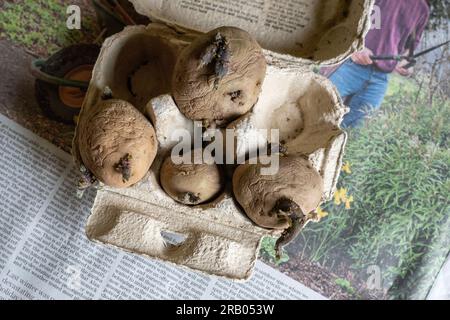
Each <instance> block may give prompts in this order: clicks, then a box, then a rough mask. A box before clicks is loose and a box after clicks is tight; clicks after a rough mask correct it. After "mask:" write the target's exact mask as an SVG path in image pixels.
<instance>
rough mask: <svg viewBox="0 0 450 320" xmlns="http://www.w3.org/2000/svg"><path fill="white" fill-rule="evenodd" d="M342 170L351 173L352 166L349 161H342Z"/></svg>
mask: <svg viewBox="0 0 450 320" xmlns="http://www.w3.org/2000/svg"><path fill="white" fill-rule="evenodd" d="M342 171H344V172H345V173H347V174H350V173H352V168H351V166H350V162H348V161H347V162H346V163H344V165H343V166H342Z"/></svg>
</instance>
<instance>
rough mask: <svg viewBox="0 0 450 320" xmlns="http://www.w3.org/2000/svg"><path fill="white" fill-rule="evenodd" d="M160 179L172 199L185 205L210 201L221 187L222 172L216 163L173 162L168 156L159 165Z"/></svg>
mask: <svg viewBox="0 0 450 320" xmlns="http://www.w3.org/2000/svg"><path fill="white" fill-rule="evenodd" d="M192 154H193V156H192V159H193V160H194V159H195V156H194V154H195V153H194V152H192ZM160 181H161V185H162V187H163V189H164V191H166V193H167V194H168V195H169V196H170V197H171V198H172V199H174V200H175V201H177V202H180V203H183V204H186V205H199V204H202V203H205V202H209V201H212V200H214V199H215V198H216V197H217V196H218V195H219V194H220V192H221V191H222V189H223V177H222V173H221V171H220V169H219V167H218V166H217V165H216V164H206V163H200V164H195V163H194V162H193V161H192V162H191V163H186V164H175V163H174V162H173V161H172V158H171V157H170V156H169V157H167V158H166V159H165V160H164V163H163V165H162V167H161V172H160Z"/></svg>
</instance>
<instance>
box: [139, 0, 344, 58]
mask: <svg viewBox="0 0 450 320" xmlns="http://www.w3.org/2000/svg"><path fill="white" fill-rule="evenodd" d="M131 2H132V3H133V4H134V5H135V8H136V10H137V11H138V12H139V13H141V14H144V15H146V16H150V17H155V18H157V19H160V20H164V21H167V22H170V23H176V24H177V25H181V26H184V27H189V28H193V29H196V30H201V31H207V30H212V29H214V28H217V27H220V26H222V25H229V26H235V27H239V28H242V29H244V30H247V31H248V32H249V33H251V34H252V35H253V36H255V37H256V39H257V40H258V42H259V43H260V44H261V45H262V46H263V47H264V48H266V49H271V50H275V51H282V52H295V51H302V50H303V49H304V47H303V43H304V42H305V41H307V40H308V37H311V36H314V34H317V33H320V28H321V25H322V23H323V22H324V21H327V20H328V19H332V18H333V17H335V16H336V15H337V14H338V12H339V11H340V10H342V3H340V1H328V2H327V10H326V12H322V11H323V10H322V9H321V7H322V6H323V1H309V0H277V1H271V0H255V1H246V0H229V1H213V0H177V1H164V0H132V1H131ZM317 13H320V14H317Z"/></svg>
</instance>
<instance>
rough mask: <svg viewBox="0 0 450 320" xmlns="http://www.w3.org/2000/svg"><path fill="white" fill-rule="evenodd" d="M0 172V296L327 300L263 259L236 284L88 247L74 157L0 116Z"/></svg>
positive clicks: (88, 197)
mask: <svg viewBox="0 0 450 320" xmlns="http://www.w3.org/2000/svg"><path fill="white" fill-rule="evenodd" d="M0 172H1V177H0V190H2V192H1V193H0V203H1V206H0V299H227V300H228V299H229V300H231V299H325V298H324V297H323V296H322V295H320V294H318V293H316V292H314V291H313V290H311V289H309V288H307V287H305V286H304V285H302V284H300V283H299V282H297V281H294V280H293V279H291V278H289V277H288V276H286V275H284V274H282V273H281V272H279V271H277V270H275V269H273V268H271V267H270V266H268V265H266V264H264V263H262V262H257V265H256V270H255V274H254V275H253V277H252V279H251V280H250V281H249V282H245V283H237V282H232V281H230V280H224V279H220V278H216V277H212V276H206V275H202V274H199V273H195V272H192V271H189V270H185V269H181V268H179V267H175V266H172V265H169V264H166V263H164V262H160V261H155V260H150V259H147V258H144V257H141V256H137V255H133V254H131V253H126V252H123V251H120V250H117V249H114V248H109V247H105V246H101V245H97V244H94V243H92V242H90V241H89V240H88V239H87V238H86V236H85V234H84V225H85V222H86V219H87V217H88V215H89V211H90V208H91V206H92V202H93V200H94V197H95V191H93V190H92V191H90V192H88V193H86V194H85V196H84V197H83V198H82V199H78V198H77V197H76V196H75V195H76V189H75V183H74V182H75V181H76V179H77V170H76V169H75V167H74V166H73V165H72V157H71V155H69V154H68V153H65V152H63V151H61V150H60V149H58V148H57V147H55V146H53V145H52V144H50V143H49V142H48V141H46V140H44V139H42V138H40V137H38V136H36V135H35V134H34V133H32V132H30V131H28V130H26V129H25V128H22V127H20V126H19V125H17V124H16V123H14V122H13V121H11V120H9V119H7V118H6V117H4V116H2V115H0Z"/></svg>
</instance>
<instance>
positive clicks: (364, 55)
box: [351, 48, 373, 66]
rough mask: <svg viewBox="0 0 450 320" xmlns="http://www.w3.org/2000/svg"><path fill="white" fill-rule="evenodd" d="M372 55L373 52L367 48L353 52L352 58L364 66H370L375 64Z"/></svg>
mask: <svg viewBox="0 0 450 320" xmlns="http://www.w3.org/2000/svg"><path fill="white" fill-rule="evenodd" d="M371 56H373V52H372V51H371V50H369V49H367V48H365V49H363V50H361V51H358V52H355V53H354V54H352V57H351V58H352V60H353V62H354V63H356V64H360V65H363V66H368V65H371V64H373V61H372V59H371V58H370V57H371Z"/></svg>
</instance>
